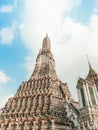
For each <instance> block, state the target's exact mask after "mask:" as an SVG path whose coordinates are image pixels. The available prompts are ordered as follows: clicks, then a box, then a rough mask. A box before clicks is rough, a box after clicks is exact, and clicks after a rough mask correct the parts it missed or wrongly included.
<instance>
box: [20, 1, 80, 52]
mask: <svg viewBox="0 0 98 130" xmlns="http://www.w3.org/2000/svg"><path fill="white" fill-rule="evenodd" d="M80 3H81V0H73V1H72V0H66V1H65V0H60V1H59V0H41V1H39V0H36V1H34V0H29V1H28V0H25V5H24V10H23V12H22V15H21V25H20V31H21V37H22V39H23V41H24V43H25V45H26V47H28V48H29V49H34V50H36V49H37V48H39V46H40V43H41V41H42V38H43V37H44V35H45V34H46V33H49V35H54V33H55V32H57V31H58V29H59V28H60V25H61V24H62V22H63V21H62V18H63V17H64V15H65V13H66V12H68V11H70V10H71V9H72V8H73V7H74V6H76V5H78V4H80ZM59 33H60V32H59ZM35 47H36V49H35Z"/></svg>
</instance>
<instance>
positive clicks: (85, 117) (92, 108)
mask: <svg viewBox="0 0 98 130" xmlns="http://www.w3.org/2000/svg"><path fill="white" fill-rule="evenodd" d="M88 63H89V73H88V75H87V77H86V78H85V79H83V78H79V80H78V83H77V90H78V97H79V104H80V117H79V122H80V128H81V130H98V86H97V85H98V74H97V73H96V72H95V70H94V69H93V68H92V66H91V64H90V62H88Z"/></svg>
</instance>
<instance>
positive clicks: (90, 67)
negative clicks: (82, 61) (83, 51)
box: [87, 55, 92, 70]
mask: <svg viewBox="0 0 98 130" xmlns="http://www.w3.org/2000/svg"><path fill="white" fill-rule="evenodd" d="M87 61H88V65H89V69H90V70H91V69H92V66H91V63H90V60H89V57H88V55H87Z"/></svg>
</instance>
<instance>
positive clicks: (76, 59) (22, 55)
mask: <svg viewBox="0 0 98 130" xmlns="http://www.w3.org/2000/svg"><path fill="white" fill-rule="evenodd" d="M46 33H48V34H49V37H50V39H51V44H52V51H53V54H54V57H55V60H56V69H57V73H58V75H59V77H60V78H61V80H62V81H64V82H67V83H68V85H69V88H70V90H71V92H72V95H73V97H74V98H75V99H77V96H76V90H75V87H76V83H77V77H78V75H80V76H82V77H85V76H86V75H87V73H88V64H87V60H86V55H89V57H90V60H91V63H92V65H93V67H94V68H95V70H96V71H97V72H98V67H97V66H98V63H97V57H98V52H97V49H96V48H97V47H98V45H97V44H98V38H97V35H98V2H97V0H54V1H52V0H42V1H39V0H21V2H20V0H10V1H9V0H0V102H2V103H1V105H0V107H2V106H3V105H4V103H5V102H6V100H7V99H8V97H10V96H13V95H14V94H15V93H16V91H17V89H18V87H19V85H20V84H21V82H22V81H25V80H27V79H28V78H29V77H30V75H31V74H32V72H33V68H34V64H35V59H36V56H37V54H38V50H39V49H40V48H41V45H42V40H43V38H44V36H45V34H46ZM61 64H62V65H63V67H60V65H61Z"/></svg>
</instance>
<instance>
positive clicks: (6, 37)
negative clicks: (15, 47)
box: [0, 23, 16, 44]
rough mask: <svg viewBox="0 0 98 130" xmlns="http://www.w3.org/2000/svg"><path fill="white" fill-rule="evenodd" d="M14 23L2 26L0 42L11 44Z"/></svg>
mask: <svg viewBox="0 0 98 130" xmlns="http://www.w3.org/2000/svg"><path fill="white" fill-rule="evenodd" d="M15 28H16V23H13V24H12V26H11V27H4V28H2V29H1V30H0V44H11V43H12V41H13V39H14V33H15Z"/></svg>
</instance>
